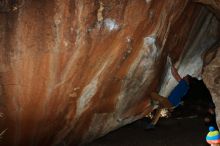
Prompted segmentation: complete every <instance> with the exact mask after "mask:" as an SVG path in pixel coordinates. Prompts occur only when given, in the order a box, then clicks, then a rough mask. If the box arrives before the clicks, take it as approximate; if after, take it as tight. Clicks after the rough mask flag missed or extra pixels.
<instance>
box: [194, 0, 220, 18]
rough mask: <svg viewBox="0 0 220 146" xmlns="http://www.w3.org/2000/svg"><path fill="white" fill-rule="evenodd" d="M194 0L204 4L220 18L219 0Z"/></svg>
mask: <svg viewBox="0 0 220 146" xmlns="http://www.w3.org/2000/svg"><path fill="white" fill-rule="evenodd" d="M193 1H194V2H199V3H202V4H204V5H206V6H207V7H208V8H209V9H210V10H211V11H212V12H214V13H215V14H216V16H217V17H218V18H220V0H193Z"/></svg>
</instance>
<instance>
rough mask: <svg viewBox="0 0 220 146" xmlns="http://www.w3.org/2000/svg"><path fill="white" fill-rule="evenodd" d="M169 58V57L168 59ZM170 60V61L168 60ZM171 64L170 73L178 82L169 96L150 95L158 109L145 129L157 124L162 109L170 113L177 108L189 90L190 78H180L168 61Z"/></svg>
mask: <svg viewBox="0 0 220 146" xmlns="http://www.w3.org/2000/svg"><path fill="white" fill-rule="evenodd" d="M168 58H169V57H168ZM168 60H170V59H168ZM169 62H170V64H171V73H172V75H173V77H174V78H175V80H176V81H177V82H178V84H177V85H176V87H175V88H174V89H173V90H172V91H171V93H170V95H169V96H168V97H167V98H166V97H163V96H161V95H159V94H157V93H155V92H152V93H151V99H152V101H153V102H154V101H157V102H159V108H158V109H157V110H156V113H155V115H154V117H153V119H152V121H151V123H150V124H148V125H147V127H146V129H152V128H154V125H156V123H157V122H158V120H159V118H160V116H161V110H162V109H163V108H165V109H168V110H169V111H172V110H173V108H174V107H177V106H178V105H179V104H180V103H181V101H182V98H183V97H184V95H186V93H187V92H188V90H189V81H190V78H191V76H190V75H186V76H185V77H183V78H181V76H180V75H179V73H178V71H177V69H176V68H175V67H174V65H173V64H172V63H171V61H169Z"/></svg>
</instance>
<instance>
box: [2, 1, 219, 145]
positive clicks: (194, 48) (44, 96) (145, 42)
mask: <svg viewBox="0 0 220 146" xmlns="http://www.w3.org/2000/svg"><path fill="white" fill-rule="evenodd" d="M217 26H218V22H217V21H216V19H215V18H214V17H213V15H212V14H210V13H209V12H208V11H206V10H205V9H203V8H201V6H200V5H197V4H195V3H191V2H189V1H187V0H181V1H180V0H179V1H176V0H166V1H165V0H164V1H161V0H135V1H134V0H105V1H104V0H103V1H97V0H96V1H95V0H72V1H70V0H32V1H27V2H26V3H25V5H24V7H22V8H21V9H19V10H18V11H15V12H11V13H1V14H0V110H1V112H3V113H4V119H2V120H1V123H0V125H1V129H7V131H6V133H5V135H4V140H3V141H2V143H3V144H4V145H10V146H31V145H34V146H37V145H39V146H48V145H57V144H60V145H62V144H65V145H70V144H72V145H76V144H79V143H83V142H87V141H90V140H92V139H94V138H97V137H99V136H102V135H104V134H106V133H108V132H109V131H111V130H114V129H116V128H118V127H120V126H123V125H125V124H127V123H130V122H132V121H134V120H136V119H138V118H141V117H143V116H144V115H145V114H147V113H149V112H150V111H151V107H150V102H149V97H148V94H149V93H150V92H151V91H152V90H156V89H157V90H158V91H159V89H160V85H161V87H162V86H163V85H165V86H164V87H162V88H161V92H163V91H162V89H164V88H166V87H170V86H171V85H170V84H172V82H170V83H167V82H165V81H166V80H165V78H164V77H169V75H167V70H168V68H169V66H168V65H166V56H167V54H168V53H169V54H170V56H171V57H172V58H173V60H174V61H175V62H176V65H177V66H178V67H179V69H180V71H181V70H184V69H185V68H184V66H187V65H186V64H187V62H184V60H185V59H184V56H185V57H188V58H193V61H195V60H198V62H199V65H200V66H202V65H201V64H202V63H201V59H200V55H198V54H197V53H199V54H201V53H202V52H203V51H204V50H205V49H206V48H210V46H211V45H212V44H213V43H214V42H215V41H216V33H217V31H216V30H217ZM207 36H208V37H207ZM196 37H199V39H198V40H197V41H195V40H196ZM204 40H206V41H205V42H204V44H203V43H202V42H203V41H204ZM192 42H195V43H192ZM198 44H202V45H198ZM190 51H191V52H190ZM187 52H188V53H187ZM186 54H188V55H186ZM196 54H197V55H196ZM194 55H195V56H194ZM186 60H187V59H186ZM191 61H192V60H191ZM193 61H192V62H193ZM190 64H191V62H190ZM200 66H199V67H195V66H192V67H191V68H190V69H186V72H188V71H189V70H191V72H190V73H195V74H196V75H198V74H199V71H198V70H199V69H201V68H200ZM181 68H182V69H181ZM181 73H185V72H184V71H181ZM168 91H170V88H168V89H167V90H166V92H168ZM164 95H165V93H164Z"/></svg>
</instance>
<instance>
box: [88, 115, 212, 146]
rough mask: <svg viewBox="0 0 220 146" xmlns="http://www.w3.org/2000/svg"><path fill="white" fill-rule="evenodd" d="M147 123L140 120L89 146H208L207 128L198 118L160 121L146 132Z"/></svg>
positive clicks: (145, 120) (144, 120)
mask: <svg viewBox="0 0 220 146" xmlns="http://www.w3.org/2000/svg"><path fill="white" fill-rule="evenodd" d="M146 123H147V119H146V118H144V119H141V120H138V121H136V122H134V123H132V124H129V125H127V126H124V127H122V128H120V129H118V130H115V131H113V132H110V133H109V134H107V135H105V136H104V137H101V138H99V139H97V140H95V141H93V142H91V143H89V144H87V146H207V143H206V142H205V136H206V134H207V132H208V131H207V127H206V126H205V125H204V123H203V121H202V119H199V118H198V117H184V118H168V119H160V121H159V122H158V124H157V126H156V127H155V128H154V129H153V130H144V127H145V125H146Z"/></svg>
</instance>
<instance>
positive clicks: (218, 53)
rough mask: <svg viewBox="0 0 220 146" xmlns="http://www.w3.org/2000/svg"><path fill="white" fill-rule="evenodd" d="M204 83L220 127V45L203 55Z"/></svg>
mask: <svg viewBox="0 0 220 146" xmlns="http://www.w3.org/2000/svg"><path fill="white" fill-rule="evenodd" d="M204 59H205V63H206V66H205V68H204V72H203V78H204V81H205V83H206V85H207V87H208V88H209V90H210V92H211V94H212V98H213V101H214V103H215V105H216V116H217V117H216V120H217V124H218V126H220V98H219V96H220V90H219V89H220V45H219V44H218V45H217V46H214V47H213V48H212V49H210V50H209V51H208V52H207V53H206V55H205V58H204Z"/></svg>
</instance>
